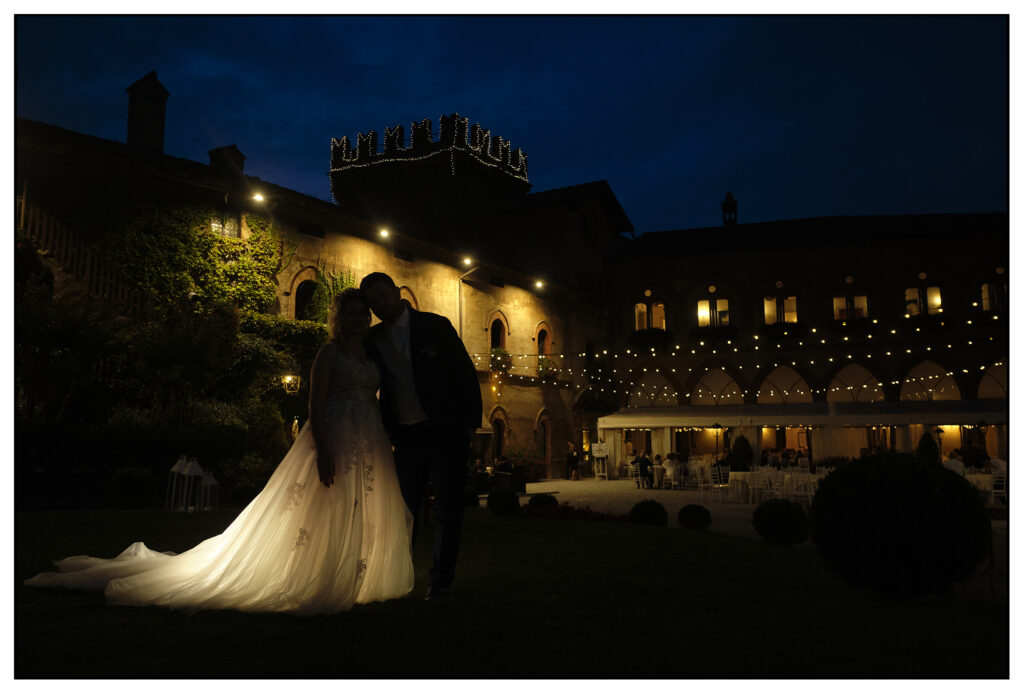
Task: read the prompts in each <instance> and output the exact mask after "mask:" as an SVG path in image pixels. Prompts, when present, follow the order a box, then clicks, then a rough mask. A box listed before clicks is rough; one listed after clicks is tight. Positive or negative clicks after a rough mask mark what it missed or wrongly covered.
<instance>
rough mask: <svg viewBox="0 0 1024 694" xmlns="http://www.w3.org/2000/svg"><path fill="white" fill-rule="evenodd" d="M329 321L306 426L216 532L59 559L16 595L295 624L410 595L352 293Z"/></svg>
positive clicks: (364, 317)
mask: <svg viewBox="0 0 1024 694" xmlns="http://www.w3.org/2000/svg"><path fill="white" fill-rule="evenodd" d="M333 312H334V327H333V330H332V333H333V334H332V337H331V340H330V341H329V342H328V343H327V344H325V345H324V346H323V347H322V348H321V349H320V352H319V353H318V354H317V356H316V360H315V361H314V363H313V371H312V374H311V378H310V417H309V422H307V424H306V425H305V426H304V427H303V428H302V431H300V432H299V435H298V437H297V438H296V439H295V443H294V445H293V446H292V447H291V450H289V451H288V453H287V454H286V455H285V457H284V459H283V460H282V461H281V463H280V465H278V467H277V470H275V471H274V474H273V475H272V476H271V478H270V481H268V482H267V486H266V487H264V488H263V491H262V492H260V494H259V495H258V496H257V497H256V498H255V499H253V501H252V503H250V504H249V505H248V506H247V507H246V508H245V509H244V510H243V511H242V512H241V513H240V514H239V515H238V517H237V518H236V519H235V520H234V522H232V523H231V525H230V526H228V528H227V529H226V530H225V531H224V532H223V533H221V534H220V535H217V536H215V537H211V538H210V539H208V540H205V541H203V542H201V543H199V544H198V545H196V546H195V547H193V548H192V549H190V550H188V551H186V552H183V553H182V554H177V555H175V554H173V553H171V552H165V553H161V552H156V551H154V550H151V549H149V548H148V547H146V545H144V544H143V543H141V542H136V543H134V544H133V545H131V546H130V547H129V548H128V549H126V550H125V551H124V552H122V553H121V554H120V555H118V556H117V557H115V558H113V559H99V558H96V557H88V556H74V557H68V558H67V559H62V560H60V561H58V562H55V563H56V566H57V568H58V569H59V571H56V572H47V573H41V574H39V575H37V576H35V577H33V578H30V579H28V580H27V581H25V584H26V585H30V586H46V587H53V588H71V589H77V590H95V591H100V590H102V591H104V593H105V595H106V599H107V602H108V603H109V604H114V605H161V606H164V607H170V608H185V609H189V610H199V609H225V608H227V609H235V610H244V611H249V612H288V613H291V614H298V615H311V614H331V613H335V612H341V611H344V610H347V609H349V608H350V607H352V605H353V603H357V602H358V603H368V602H373V601H376V600H389V599H391V598H398V597H401V596H404V595H406V594H407V593H409V592H410V591H411V590H412V587H413V579H414V574H413V566H412V557H411V555H410V537H411V533H412V515H411V514H410V513H409V511H408V509H407V508H406V506H405V503H404V502H403V500H402V495H401V492H400V491H399V486H398V478H397V476H396V474H395V466H394V460H393V459H392V455H391V444H390V442H389V440H388V437H387V434H386V433H385V431H384V427H383V424H382V423H381V418H380V411H379V409H378V404H377V398H376V391H377V387H378V383H379V378H380V377H379V374H378V372H377V368H376V366H375V365H374V364H373V363H372V362H371V361H369V360H368V359H367V358H366V356H365V354H364V353H363V338H364V336H365V334H366V330H367V328H368V327H369V325H370V310H369V307H368V305H367V303H366V300H365V298H364V297H363V295H362V292H360V291H359V290H358V289H349V290H346V291H344V292H342V293H341V294H339V295H338V296H337V297H336V298H335V301H334V306H333Z"/></svg>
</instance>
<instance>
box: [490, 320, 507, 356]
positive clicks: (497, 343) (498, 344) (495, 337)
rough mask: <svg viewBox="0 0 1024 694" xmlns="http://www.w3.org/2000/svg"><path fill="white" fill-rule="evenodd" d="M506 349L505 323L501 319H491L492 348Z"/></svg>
mask: <svg viewBox="0 0 1024 694" xmlns="http://www.w3.org/2000/svg"><path fill="white" fill-rule="evenodd" d="M498 348H500V349H505V324H504V323H502V322H501V320H500V319H498V318H495V319H494V320H493V321H491V349H498Z"/></svg>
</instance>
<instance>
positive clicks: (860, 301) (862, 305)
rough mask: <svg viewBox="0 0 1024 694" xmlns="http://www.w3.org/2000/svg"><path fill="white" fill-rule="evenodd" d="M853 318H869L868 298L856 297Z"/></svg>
mask: <svg viewBox="0 0 1024 694" xmlns="http://www.w3.org/2000/svg"><path fill="white" fill-rule="evenodd" d="M853 317H854V318H867V317H868V298H867V297H866V296H855V297H853Z"/></svg>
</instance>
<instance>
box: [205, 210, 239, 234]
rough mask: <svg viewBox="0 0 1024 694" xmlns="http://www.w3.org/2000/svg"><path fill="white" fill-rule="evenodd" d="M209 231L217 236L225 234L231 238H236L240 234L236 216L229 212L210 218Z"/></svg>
mask: <svg viewBox="0 0 1024 694" xmlns="http://www.w3.org/2000/svg"><path fill="white" fill-rule="evenodd" d="M210 231H212V232H213V233H215V234H217V235H218V236H226V237H228V238H232V239H237V238H238V237H239V236H241V233H240V232H239V227H238V217H237V216H235V215H232V214H230V213H225V214H222V215H218V216H216V217H213V218H211V219H210Z"/></svg>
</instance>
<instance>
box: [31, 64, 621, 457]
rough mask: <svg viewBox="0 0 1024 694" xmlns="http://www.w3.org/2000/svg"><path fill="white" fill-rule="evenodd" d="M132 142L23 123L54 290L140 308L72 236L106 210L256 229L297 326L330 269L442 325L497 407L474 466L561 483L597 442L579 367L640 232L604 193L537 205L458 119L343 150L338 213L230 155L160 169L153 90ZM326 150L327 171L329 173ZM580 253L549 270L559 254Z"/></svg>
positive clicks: (339, 147)
mask: <svg viewBox="0 0 1024 694" xmlns="http://www.w3.org/2000/svg"><path fill="white" fill-rule="evenodd" d="M127 91H128V93H129V116H128V127H127V138H126V142H124V143H121V142H114V141H110V140H105V139H102V138H97V137H93V136H89V135H85V134H82V133H76V132H72V131H69V130H66V129H63V128H59V127H55V126H52V125H48V124H44V123H39V122H34V121H29V120H25V119H18V120H17V122H16V133H15V135H16V137H15V141H16V160H17V166H16V181H15V183H16V190H17V196H18V199H17V208H16V209H17V214H18V219H17V222H18V226H19V228H20V229H22V230H23V231H24V232H25V233H26V234H28V236H29V237H30V238H31V239H32V240H33V241H34V242H35V243H36V244H37V245H38V246H39V247H40V249H41V250H42V251H44V255H45V258H44V259H45V261H46V262H47V264H48V266H49V267H50V269H51V271H52V272H53V274H54V285H55V288H54V291H55V292H56V293H58V294H60V293H74V292H80V293H87V294H90V295H93V296H98V297H100V298H102V299H108V300H110V301H114V302H122V303H123V304H125V305H126V306H127V305H131V306H133V307H134V308H135V309H136V310H137V309H138V305H139V301H138V296H137V294H138V292H137V291H136V290H134V289H133V286H134V280H135V279H137V278H133V268H131V267H114V266H112V264H111V263H110V262H109V261H108V260H107V259H105V258H103V257H102V255H101V254H99V253H98V252H97V251H96V248H95V247H96V244H95V243H94V242H95V239H90V238H88V237H87V235H86V234H84V233H83V232H82V230H80V229H76V228H74V225H73V224H71V223H69V220H71V219H73V218H74V217H75V214H74V213H75V212H77V211H80V210H82V209H87V208H88V207H89V206H93V205H111V204H116V203H118V202H124V201H133V200H152V201H156V202H157V203H158V204H162V205H166V206H168V207H171V206H175V205H181V204H189V203H197V204H203V205H205V206H209V207H210V208H212V209H215V210H216V211H215V213H214V214H213V217H212V218H211V219H210V220H209V224H210V233H211V234H220V235H223V236H228V237H236V238H246V237H247V236H248V235H249V234H250V228H249V224H248V220H249V218H250V217H251V216H252V215H260V216H264V217H269V218H271V219H272V220H273V221H274V223H275V225H277V226H278V227H279V228H281V229H282V230H283V232H284V233H286V234H287V235H288V238H289V239H291V240H292V242H293V243H294V249H295V250H294V253H292V254H291V255H290V257H289V260H288V263H287V265H285V266H284V267H282V268H281V270H280V272H279V273H278V274H277V277H276V281H277V297H276V303H275V305H274V306H272V307H271V309H270V312H271V313H275V314H278V315H282V316H285V317H289V318H292V317H301V316H302V315H303V312H304V307H305V305H306V304H307V303H308V302H309V300H310V297H311V296H312V293H313V289H314V288H315V284H316V278H317V274H318V273H319V272H322V271H324V270H325V269H327V270H331V271H346V272H350V273H351V274H352V276H353V277H354V278H355V279H356V280H357V281H358V279H359V278H360V277H362V276H363V275H365V274H367V273H369V272H373V271H383V272H386V273H387V274H389V275H390V276H391V277H392V278H394V280H395V282H396V283H397V284H398V285H399V286H400V287H401V291H402V296H403V298H404V299H405V300H406V301H407V302H408V303H409V304H410V305H411V306H412V307H414V308H417V309H419V310H424V311H432V312H435V313H439V314H441V315H443V316H446V317H447V318H448V319H449V320H451V322H452V324H453V326H455V328H456V330H457V331H458V332H459V334H460V336H461V337H462V339H463V341H464V343H465V345H466V348H467V351H468V352H469V353H470V355H471V356H472V358H473V359H474V360H475V362H476V363H477V371H478V376H479V379H480V387H481V392H482V395H483V400H484V419H483V421H481V423H480V428H479V429H478V437H477V440H476V442H475V446H476V452H477V454H478V455H479V456H481V457H488V458H493V457H498V456H502V455H506V454H509V453H510V452H513V451H515V450H530V451H535V452H536V453H538V454H539V455H540V457H541V459H542V460H543V461H544V463H545V465H546V467H547V470H548V474H549V475H562V474H563V468H562V465H563V457H562V452H563V451H564V450H565V448H566V442H567V441H569V440H575V441H577V442H578V441H580V440H581V438H584V437H585V436H586V434H585V432H587V433H589V432H596V424H597V416H598V415H599V414H600V413H601V411H600V410H599V409H597V408H595V407H594V403H593V402H592V401H590V400H588V399H585V398H584V399H581V398H579V397H578V396H579V393H580V391H581V388H582V383H583V379H582V372H583V361H584V359H583V357H582V356H581V355H583V354H585V353H586V352H587V351H588V349H592V348H593V347H594V346H595V345H600V344H603V343H604V341H605V337H606V334H607V320H606V316H605V313H604V306H605V302H606V297H605V296H604V295H603V294H602V284H601V282H600V278H601V277H602V275H603V269H602V263H603V262H604V258H605V257H606V256H607V255H608V251H609V249H610V248H611V247H612V245H613V244H615V243H616V242H617V239H618V238H619V237H620V235H621V234H622V233H623V232H629V231H631V230H632V226H631V225H630V223H629V220H628V218H627V217H626V215H625V213H624V212H623V210H622V208H621V206H620V205H619V203H618V201H617V200H616V198H615V195H614V194H613V193H612V191H611V189H610V188H609V187H608V185H607V183H605V182H603V181H599V182H594V183H585V184H582V185H577V186H572V187H569V188H564V189H558V190H551V191H545V192H541V193H533V194H531V193H529V189H530V184H529V181H528V177H527V171H526V156H525V155H524V154H523V153H522V152H521V151H520V150H518V149H516V150H511V149H510V146H509V143H507V142H506V141H504V140H503V139H502V138H500V137H492V136H491V134H490V132H489V131H486V130H483V129H482V128H481V127H480V126H478V125H474V126H472V127H469V124H468V120H467V119H465V118H462V117H460V116H458V114H453V115H451V116H442V118H441V120H440V128H439V132H438V133H437V134H435V133H434V132H433V130H432V127H431V123H430V121H429V120H427V121H423V122H421V123H418V124H413V126H412V129H411V139H410V142H409V143H408V144H406V143H405V141H404V136H403V128H402V127H401V126H395V127H394V128H393V129H392V128H388V129H387V130H386V131H385V138H384V143H383V148H380V147H378V145H377V137H376V134H375V133H374V132H373V131H370V132H369V133H367V134H365V135H364V134H360V135H359V136H358V137H357V139H356V146H355V148H354V149H353V148H352V146H351V145H350V143H349V140H348V138H347V137H346V136H344V135H342V137H341V138H340V139H337V140H334V141H333V142H331V143H330V144H331V148H330V152H329V154H330V159H329V161H330V180H331V188H332V192H333V195H334V198H335V201H336V202H335V204H332V203H329V202H326V201H323V200H319V199H316V198H313V197H310V196H308V195H304V194H302V193H299V192H297V191H293V190H289V189H287V188H284V187H282V186H278V185H275V184H273V183H271V182H268V181H263V180H261V179H259V178H257V177H254V176H249V175H246V174H245V172H244V167H245V160H246V157H245V155H244V154H243V153H242V152H241V151H240V150H239V149H238V148H237V147H236V146H235V145H228V146H225V147H220V148H217V149H214V150H211V151H210V152H209V162H208V163H200V162H194V161H189V160H185V159H180V158H177V157H172V156H169V155H167V154H164V153H163V141H164V112H165V105H166V102H167V100H168V98H170V93H169V92H168V90H167V89H166V88H164V87H163V85H161V84H160V82H159V81H158V80H157V76H156V73H153V72H151V73H149V74H148V75H146V76H145V77H144V78H142V79H141V80H139V81H138V82H136V83H135V84H133V85H132V86H130V87H129V88H128V90H127ZM326 144H327V143H325V166H326V164H327V162H328V150H327V146H326ZM552 248H559V249H573V252H568V253H563V252H560V253H557V254H556V253H552V252H550V249H552Z"/></svg>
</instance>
